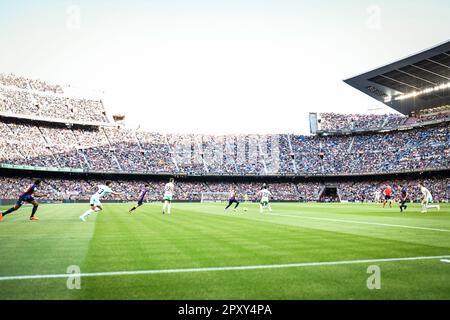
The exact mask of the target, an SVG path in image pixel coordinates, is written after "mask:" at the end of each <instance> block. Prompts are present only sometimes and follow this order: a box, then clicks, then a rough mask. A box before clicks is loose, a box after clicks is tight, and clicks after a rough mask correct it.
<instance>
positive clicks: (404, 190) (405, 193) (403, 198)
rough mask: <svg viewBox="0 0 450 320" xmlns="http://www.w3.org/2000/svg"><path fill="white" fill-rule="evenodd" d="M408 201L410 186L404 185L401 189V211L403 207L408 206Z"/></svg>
mask: <svg viewBox="0 0 450 320" xmlns="http://www.w3.org/2000/svg"><path fill="white" fill-rule="evenodd" d="M406 201H408V188H407V187H406V186H403V187H402V188H401V189H400V212H403V209H406V208H407V207H408V206H407V205H406V204H405V203H406Z"/></svg>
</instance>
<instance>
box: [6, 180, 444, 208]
mask: <svg viewBox="0 0 450 320" xmlns="http://www.w3.org/2000/svg"><path fill="white" fill-rule="evenodd" d="M32 181H33V180H32V179H23V178H9V177H1V178H0V184H1V185H2V188H1V189H0V199H11V200H14V199H16V198H17V197H18V196H19V194H20V193H21V192H22V191H23V190H24V189H25V188H26V187H27V185H28V184H30V183H32ZM166 182H167V181H125V180H118V181H113V185H112V189H113V190H114V191H120V192H125V194H124V195H110V196H108V197H106V198H105V200H116V201H135V200H136V198H137V196H138V194H139V192H140V191H141V190H142V188H143V186H144V184H145V183H148V184H149V186H150V187H149V194H148V199H147V200H148V201H161V199H162V196H163V194H164V184H165V183H166ZM103 183H104V181H101V180H81V179H71V180H68V179H53V178H52V179H50V178H44V179H43V183H42V184H41V186H40V187H39V192H40V193H43V194H45V195H46V196H45V197H43V198H42V200H44V201H48V200H50V201H68V200H69V201H70V200H77V201H81V200H84V201H88V200H89V198H90V197H91V195H92V194H93V193H95V192H96V191H97V188H98V185H100V184H103ZM419 183H423V184H424V185H425V186H426V187H427V188H428V189H429V190H430V191H431V193H432V195H433V197H434V199H435V200H436V201H448V200H449V193H448V187H449V186H450V180H449V179H448V178H447V179H446V178H433V179H425V180H424V179H421V180H418V179H413V180H394V181H390V180H386V181H379V180H367V181H363V182H354V181H352V182H351V181H348V182H337V183H335V184H334V185H335V187H336V188H337V193H338V196H339V199H340V200H342V201H352V202H353V201H359V202H375V201H376V200H377V199H376V194H377V192H378V194H379V195H380V197H379V200H382V197H381V193H382V191H383V189H384V188H385V187H386V186H388V185H389V186H391V188H392V190H393V197H394V199H398V196H399V194H400V188H401V187H402V186H407V188H408V192H409V198H410V200H411V201H416V202H417V201H420V199H421V193H420V189H419V187H418V184H419ZM261 186H262V183H256V182H246V183H241V182H239V183H231V182H207V181H199V182H184V181H176V182H175V192H174V200H180V201H200V200H202V195H203V197H204V199H207V200H218V201H227V200H228V195H229V191H230V189H231V188H233V189H234V190H235V191H236V192H237V195H238V198H239V200H240V201H243V200H244V199H245V196H247V198H248V201H259V196H258V191H259V190H260V189H261ZM324 186H325V185H323V184H320V183H316V182H300V183H289V182H277V183H269V184H268V188H269V190H270V191H271V193H272V200H275V201H318V200H319V199H320V194H321V192H322V191H323V189H324ZM38 201H39V200H38Z"/></svg>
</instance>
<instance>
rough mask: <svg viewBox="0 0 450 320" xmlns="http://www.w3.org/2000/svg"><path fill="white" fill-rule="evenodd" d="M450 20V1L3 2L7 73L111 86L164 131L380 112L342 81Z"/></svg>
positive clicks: (0, 48) (109, 96) (415, 45)
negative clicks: (317, 113) (318, 114)
mask: <svg viewBox="0 0 450 320" xmlns="http://www.w3.org/2000/svg"><path fill="white" fill-rule="evenodd" d="M449 21H450V1H448V0H446V1H439V0H427V1H417V0H409V1H407V0H395V1H392V0H383V1H366V0H347V1H326V0H315V1H299V0H290V1H288V0H247V1H246V0H223V1H215V0H204V1H200V0H197V1H194V0H178V1H175V0H164V1H163V0H158V1H156V0H154V1H152V0H147V1H81V0H78V1H77V0H74V1H64V0H58V1H56V0H55V1H38V0H37V1H32V0H28V1H24V0H15V1H5V0H0V72H2V73H9V72H13V73H16V74H18V75H22V76H28V77H33V78H40V79H43V80H47V81H49V82H51V83H63V84H73V85H77V86H82V87H86V88H92V89H101V90H104V91H105V94H106V96H105V103H106V104H107V107H108V108H109V110H112V111H114V112H116V113H124V114H125V115H126V116H127V119H128V123H129V124H130V125H132V126H137V125H138V124H140V125H141V127H144V128H147V129H151V130H155V131H164V132H198V133H243V132H245V133H274V132H293V133H305V132H308V130H309V127H308V122H307V116H308V113H309V112H310V111H339V112H368V111H370V110H373V109H375V111H376V112H380V111H381V110H380V109H378V108H384V107H383V105H382V104H379V103H377V102H376V101H375V100H372V99H371V98H369V97H368V96H365V95H364V94H362V93H360V92H358V91H357V90H355V89H353V88H351V87H349V86H348V85H346V84H345V83H343V82H342V80H343V79H345V78H348V77H350V76H353V75H356V74H359V73H362V72H365V71H368V70H370V69H372V68H375V67H378V66H380V65H383V64H386V63H389V62H392V61H394V60H397V59H399V58H403V57H405V56H407V55H410V54H412V53H415V52H417V51H421V50H423V49H426V48H429V47H432V46H434V45H436V44H438V43H441V42H444V41H447V40H448V39H449V38H450V23H449ZM383 110H386V108H384V109H383Z"/></svg>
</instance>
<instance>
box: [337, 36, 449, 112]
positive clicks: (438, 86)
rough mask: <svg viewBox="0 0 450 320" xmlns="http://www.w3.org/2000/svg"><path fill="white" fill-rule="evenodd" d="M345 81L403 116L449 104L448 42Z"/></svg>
mask: <svg viewBox="0 0 450 320" xmlns="http://www.w3.org/2000/svg"><path fill="white" fill-rule="evenodd" d="M344 82H345V83H347V84H349V85H351V86H352V87H354V88H356V89H358V90H360V91H362V92H364V93H365V94H367V95H369V96H371V97H372V98H374V99H377V100H378V101H381V102H383V103H384V104H386V105H387V106H389V107H391V108H393V109H395V110H397V111H398V112H400V113H403V114H405V115H408V114H410V113H411V112H413V111H417V110H421V109H427V108H434V107H439V106H442V105H446V104H450V41H447V42H445V43H443V44H440V45H437V46H435V47H433V48H431V49H428V50H425V51H422V52H419V53H417V54H414V55H412V56H409V57H407V58H404V59H401V60H398V61H396V62H393V63H390V64H388V65H385V66H382V67H380V68H377V69H374V70H372V71H369V72H366V73H363V74H360V75H358V76H355V77H353V78H350V79H347V80H344Z"/></svg>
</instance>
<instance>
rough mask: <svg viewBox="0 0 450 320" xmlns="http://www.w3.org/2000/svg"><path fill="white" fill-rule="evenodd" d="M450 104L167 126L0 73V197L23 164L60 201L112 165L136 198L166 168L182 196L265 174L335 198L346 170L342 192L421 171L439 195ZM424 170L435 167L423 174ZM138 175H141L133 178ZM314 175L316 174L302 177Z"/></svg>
mask: <svg viewBox="0 0 450 320" xmlns="http://www.w3.org/2000/svg"><path fill="white" fill-rule="evenodd" d="M449 110H450V108H449V107H448V106H440V107H438V108H435V109H427V110H425V111H421V112H417V114H414V115H409V116H406V115H397V114H395V115H394V114H390V115H370V114H369V115H367V114H365V115H363V114H351V115H344V114H336V113H322V114H319V115H318V118H317V119H318V120H317V122H318V132H319V133H320V134H316V135H296V134H288V133H282V134H272V135H203V134H191V135H180V134H161V133H157V132H146V131H142V130H134V129H127V128H124V127H122V126H120V125H118V124H115V123H110V122H109V120H108V119H109V118H108V116H107V113H106V109H105V106H104V105H103V103H102V101H101V100H90V99H80V98H73V97H68V96H66V95H65V93H64V90H63V88H62V87H61V86H58V85H50V84H47V83H46V82H43V81H40V80H32V79H27V78H24V77H19V76H14V75H0V130H1V132H2V136H1V138H0V151H1V152H0V167H1V170H2V173H3V174H2V176H3V177H2V178H1V180H0V183H2V185H3V186H8V187H5V188H2V189H1V190H2V191H1V194H0V198H2V199H13V198H15V197H16V196H17V190H20V187H18V186H21V185H22V184H24V183H25V182H23V180H24V179H23V178H21V177H18V176H14V174H16V173H17V172H22V174H21V175H22V176H24V175H25V176H27V177H29V178H31V177H38V176H39V177H43V178H44V179H45V181H46V183H45V188H46V191H48V194H50V195H51V197H50V198H51V199H50V200H55V201H56V200H87V199H88V198H89V195H90V194H91V193H92V191H93V190H94V189H95V185H96V184H97V183H98V179H99V177H101V175H104V177H108V175H111V174H115V175H116V176H115V178H114V180H115V181H117V184H118V187H117V188H118V189H121V190H126V192H127V198H129V199H130V200H131V199H133V197H134V196H135V194H136V193H137V192H138V191H139V187H140V186H142V183H143V181H144V180H145V181H149V182H150V184H151V190H152V191H151V192H150V199H152V200H157V199H160V197H161V190H162V184H163V181H162V180H163V179H167V177H168V176H179V177H182V179H181V181H179V182H178V183H177V187H178V188H179V189H178V190H179V191H178V192H177V193H176V196H175V198H176V199H177V200H190V201H194V200H199V199H200V197H201V194H202V193H204V192H209V193H217V194H220V193H224V192H227V191H228V190H229V187H230V185H231V184H233V183H234V184H235V187H236V188H237V189H238V190H239V192H240V193H241V194H247V195H249V196H250V199H253V198H254V197H255V194H256V191H257V189H258V185H260V184H261V181H263V180H261V179H264V178H269V177H270V179H271V180H270V181H271V190H272V192H273V194H274V199H275V200H289V201H317V200H323V201H326V200H332V199H326V196H324V195H323V190H324V188H325V186H326V185H327V184H328V183H329V181H331V180H332V179H334V178H336V177H340V176H341V177H343V178H342V179H341V180H338V181H336V180H333V181H334V182H333V183H334V186H335V187H336V188H337V190H338V200H348V201H373V199H374V193H375V191H376V190H379V189H381V188H382V186H383V185H385V184H391V185H394V187H396V186H398V185H405V184H406V185H409V186H411V188H412V190H413V189H414V188H415V189H417V188H416V187H415V186H417V184H418V183H419V181H424V180H425V182H426V183H429V184H430V188H431V189H432V191H433V192H434V193H433V194H434V195H436V198H437V199H438V200H446V199H448V182H449V180H448V178H447V175H445V174H442V173H443V172H448V169H449V165H450V163H449V159H450V154H449V152H450V143H449V142H450V132H449V121H450V117H449V116H450V112H449ZM70 121H72V122H70ZM73 121H75V122H73ZM339 131H342V132H341V133H340V132H339ZM21 170H22V171H21ZM25 172H26V173H25ZM48 172H53V173H55V172H60V177H55V176H54V174H53V175H52V176H48V174H47V173H48ZM422 172H436V173H437V174H436V176H427V177H426V178H424V177H420V174H422ZM68 173H70V175H71V178H70V179H68V178H67V177H66V175H67V174H68ZM412 173H414V174H412ZM77 175H78V176H77ZM133 175H139V178H133V179H130V177H133ZM146 175H147V177H146ZM386 175H392V176H397V178H395V179H392V178H388V177H387V176H386ZM398 175H400V176H398ZM310 176H313V177H316V179H315V180H314V181H299V180H298V179H297V178H307V177H310ZM77 177H78V178H77ZM217 177H228V178H230V179H228V180H227V181H221V182H218V181H217ZM233 177H235V178H239V179H238V180H239V181H238V180H236V181H235V180H233V179H232V178H233ZM353 177H355V179H354V178H353ZM356 177H364V178H363V180H357V179H356ZM189 178H195V180H192V181H190V180H189ZM211 178H214V179H211ZM289 178H290V179H292V181H289V180H286V179H289ZM255 179H258V180H255ZM277 179H279V180H277ZM330 179H331V180H330ZM431 182H432V183H431ZM416 191H417V190H416ZM416 191H412V193H413V196H416V197H417V198H418V194H417V195H416V194H415V193H417V192H416Z"/></svg>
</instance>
